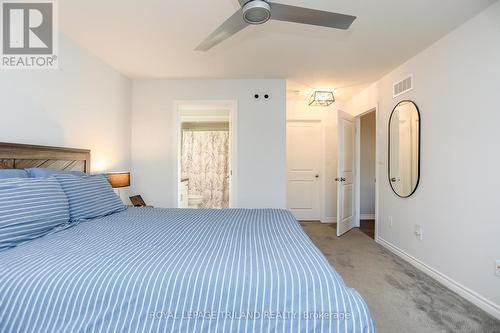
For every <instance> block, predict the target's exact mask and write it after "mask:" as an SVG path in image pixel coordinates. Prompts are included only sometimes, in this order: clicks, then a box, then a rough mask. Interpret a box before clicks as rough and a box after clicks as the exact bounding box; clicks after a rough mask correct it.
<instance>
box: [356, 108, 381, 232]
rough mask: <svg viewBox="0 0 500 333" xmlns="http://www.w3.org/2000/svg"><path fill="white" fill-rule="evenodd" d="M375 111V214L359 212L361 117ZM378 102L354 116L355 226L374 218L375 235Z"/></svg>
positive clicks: (377, 193)
mask: <svg viewBox="0 0 500 333" xmlns="http://www.w3.org/2000/svg"><path fill="white" fill-rule="evenodd" d="M372 112H375V179H376V180H375V214H373V215H372V214H361V117H362V116H364V115H367V114H369V113H372ZM378 116H379V112H378V103H377V106H375V107H373V108H371V109H369V110H368V111H366V112H363V113H360V114H358V115H357V116H356V151H355V156H356V171H357V172H356V177H355V180H356V184H355V191H356V194H355V199H356V202H355V206H356V220H357V226H358V228H359V226H360V225H361V220H375V237H378V202H379V184H380V181H379V174H378V173H379V157H380V156H379V153H380V151H381V150H380V149H379V147H378V144H379V142H380V140H379V137H378V127H377V126H378Z"/></svg>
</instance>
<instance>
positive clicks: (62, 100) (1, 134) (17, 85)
mask: <svg viewBox="0 0 500 333" xmlns="http://www.w3.org/2000/svg"><path fill="white" fill-rule="evenodd" d="M59 59H60V60H59V62H60V69H59V70H3V71H0V119H1V121H0V141H2V142H11V143H25V144H38V145H51V146H62V147H73V148H86V149H91V150H92V167H91V169H92V171H94V172H98V171H108V170H110V171H113V170H115V171H119V170H123V169H125V170H128V169H129V166H130V165H129V162H130V108H131V101H130V94H131V84H130V81H129V80H128V79H127V78H125V77H124V76H122V75H120V74H118V73H117V72H115V71H114V70H113V69H111V68H110V67H108V66H107V65H105V64H104V63H103V62H102V61H100V60H98V59H97V58H95V57H94V56H92V55H90V54H89V53H88V52H87V51H85V50H83V49H82V48H80V47H79V46H77V45H76V44H75V43H73V42H72V41H71V40H69V39H68V38H66V37H65V36H61V37H60V56H59Z"/></svg>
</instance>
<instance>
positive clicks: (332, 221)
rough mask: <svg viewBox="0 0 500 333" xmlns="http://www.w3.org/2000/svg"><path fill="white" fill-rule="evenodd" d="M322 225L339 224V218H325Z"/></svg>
mask: <svg viewBox="0 0 500 333" xmlns="http://www.w3.org/2000/svg"><path fill="white" fill-rule="evenodd" d="M321 223H325V224H333V223H337V218H336V217H325V218H323V219H321Z"/></svg>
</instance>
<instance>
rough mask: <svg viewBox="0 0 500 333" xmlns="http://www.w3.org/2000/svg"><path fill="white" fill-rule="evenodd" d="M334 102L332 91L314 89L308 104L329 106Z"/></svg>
mask: <svg viewBox="0 0 500 333" xmlns="http://www.w3.org/2000/svg"><path fill="white" fill-rule="evenodd" d="M333 103H335V96H333V91H319V90H318V91H315V92H313V93H312V95H311V98H310V99H309V106H329V105H332V104H333Z"/></svg>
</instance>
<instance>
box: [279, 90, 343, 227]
mask: <svg viewBox="0 0 500 333" xmlns="http://www.w3.org/2000/svg"><path fill="white" fill-rule="evenodd" d="M307 101H308V96H295V95H289V96H288V97H287V111H286V112H287V120H320V121H321V126H322V130H323V133H324V138H323V140H324V148H325V151H324V161H325V163H324V165H323V168H324V171H325V173H324V175H321V176H322V180H323V182H322V191H323V193H324V195H323V202H322V205H321V206H322V207H321V220H322V222H329V223H332V222H336V219H337V183H336V182H335V177H337V167H338V166H337V113H338V110H341V109H342V108H343V105H342V104H341V103H339V102H336V103H334V104H332V105H330V106H328V107H310V106H309V105H308V103H307Z"/></svg>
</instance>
